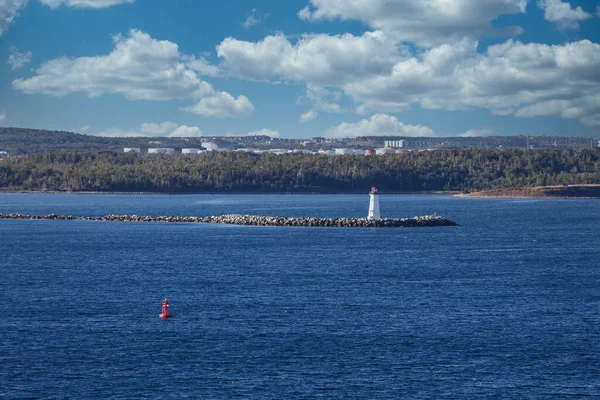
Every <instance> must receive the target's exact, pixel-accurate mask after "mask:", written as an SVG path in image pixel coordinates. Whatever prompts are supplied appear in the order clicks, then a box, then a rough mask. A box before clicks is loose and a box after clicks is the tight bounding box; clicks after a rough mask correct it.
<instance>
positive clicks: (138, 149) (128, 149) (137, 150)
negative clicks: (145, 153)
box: [123, 147, 142, 153]
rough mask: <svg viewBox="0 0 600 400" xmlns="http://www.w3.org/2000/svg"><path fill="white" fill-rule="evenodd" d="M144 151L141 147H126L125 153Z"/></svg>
mask: <svg viewBox="0 0 600 400" xmlns="http://www.w3.org/2000/svg"><path fill="white" fill-rule="evenodd" d="M141 152H142V149H141V148H139V147H125V148H124V149H123V153H141Z"/></svg>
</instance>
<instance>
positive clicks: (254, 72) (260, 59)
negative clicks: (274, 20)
mask: <svg viewBox="0 0 600 400" xmlns="http://www.w3.org/2000/svg"><path fill="white" fill-rule="evenodd" d="M217 55H218V56H219V57H221V58H222V59H223V60H224V62H225V65H226V67H227V69H228V70H229V71H230V72H231V73H232V74H233V75H237V76H238V77H241V78H245V79H250V80H259V81H268V80H272V79H275V80H278V79H284V80H286V79H289V80H307V81H309V82H311V83H313V84H314V85H316V86H330V85H331V84H335V83H338V84H339V83H342V82H344V81H347V80H348V79H349V78H350V77H352V78H357V77H359V76H369V75H371V74H374V73H380V72H382V71H385V70H387V69H389V67H390V66H391V65H393V63H394V61H395V60H397V59H399V58H400V57H401V54H400V51H399V47H398V45H397V43H396V42H394V41H393V40H392V39H391V38H389V37H388V36H387V35H386V34H384V33H383V32H381V31H376V32H366V33H365V34H363V35H362V36H354V35H351V34H344V35H336V36H329V35H325V34H319V35H304V36H302V37H301V38H300V40H298V41H297V42H296V43H295V44H292V43H291V42H290V41H289V40H288V39H287V38H286V37H285V36H284V35H282V34H278V35H273V36H267V37H265V38H264V39H263V40H261V41H259V42H247V41H241V40H237V39H234V38H231V37H229V38H226V39H225V40H223V41H222V42H221V43H220V44H219V45H218V46H217Z"/></svg>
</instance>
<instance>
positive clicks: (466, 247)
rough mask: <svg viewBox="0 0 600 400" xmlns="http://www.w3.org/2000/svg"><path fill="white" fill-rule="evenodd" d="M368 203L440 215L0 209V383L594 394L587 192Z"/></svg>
mask: <svg viewBox="0 0 600 400" xmlns="http://www.w3.org/2000/svg"><path fill="white" fill-rule="evenodd" d="M367 206H368V196H366V195H83V194H82V195H72V194H69V195H65V194H0V212H5V213H6V212H23V213H32V214H47V213H57V214H71V215H85V216H93V215H105V214H109V213H120V214H124V213H127V214H138V215H220V214H226V213H249V214H257V215H282V216H318V217H326V216H332V217H335V216H348V217H359V216H364V215H365V214H366V208H367ZM381 209H382V214H383V215H384V216H392V217H410V216H414V215H423V214H431V213H434V212H437V213H438V214H441V215H444V216H446V217H448V218H450V219H452V220H455V221H456V222H458V223H459V224H460V226H457V227H444V228H405V229H349V228H294V227H244V226H225V225H204V224H169V223H122V222H99V221H24V220H0V272H1V274H2V275H1V276H2V279H1V280H0V288H1V289H2V290H1V294H0V307H1V309H2V318H1V319H0V397H2V398H81V399H84V398H85V399H90V398H122V399H133V398H160V399H163V398H194V399H195V398H206V399H221V398H236V397H237V398H269V399H292V398H293V399H296V398H298V399H301V398H360V399H371V398H377V399H398V398H403V399H404V398H405V399H469V398H507V399H509V398H513V399H525V398H527V399H538V398H539V399H546V398H571V397H576V396H582V397H583V396H589V397H591V398H594V397H596V398H600V234H599V232H598V226H599V222H600V201H595V200H576V201H569V200H543V201H536V200H508V199H464V198H453V197H448V196H434V195H389V196H382V198H381ZM164 297H166V298H168V299H169V301H170V303H171V310H172V312H173V314H174V318H172V319H170V320H161V319H159V318H158V314H159V312H160V303H161V300H162V299H163V298H164Z"/></svg>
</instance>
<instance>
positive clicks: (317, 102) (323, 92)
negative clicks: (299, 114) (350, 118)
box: [298, 83, 344, 114]
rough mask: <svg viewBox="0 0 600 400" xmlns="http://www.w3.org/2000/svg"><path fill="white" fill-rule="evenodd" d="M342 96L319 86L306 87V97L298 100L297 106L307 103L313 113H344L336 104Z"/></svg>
mask: <svg viewBox="0 0 600 400" xmlns="http://www.w3.org/2000/svg"><path fill="white" fill-rule="evenodd" d="M341 96H342V93H341V92H339V91H331V90H328V89H326V88H324V87H321V86H315V85H312V84H310V83H309V84H307V85H306V95H305V96H301V97H300V98H298V104H301V105H302V104H305V103H308V104H309V105H311V106H312V109H313V110H315V111H323V112H326V113H330V114H338V113H342V112H344V110H343V109H342V107H341V106H340V105H339V104H338V102H339V101H340V99H341Z"/></svg>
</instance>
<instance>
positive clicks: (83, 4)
mask: <svg viewBox="0 0 600 400" xmlns="http://www.w3.org/2000/svg"><path fill="white" fill-rule="evenodd" d="M40 1H41V2H42V3H44V4H45V5H47V6H48V7H50V8H57V7H60V6H63V5H64V6H69V7H76V8H107V7H111V6H115V5H118V4H128V3H133V2H135V0H40Z"/></svg>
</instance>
